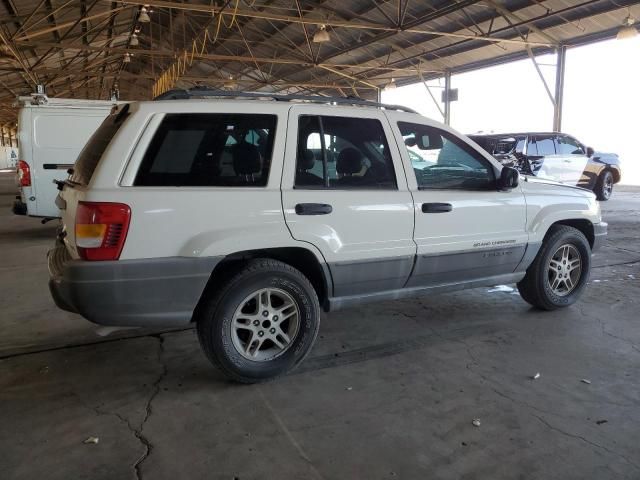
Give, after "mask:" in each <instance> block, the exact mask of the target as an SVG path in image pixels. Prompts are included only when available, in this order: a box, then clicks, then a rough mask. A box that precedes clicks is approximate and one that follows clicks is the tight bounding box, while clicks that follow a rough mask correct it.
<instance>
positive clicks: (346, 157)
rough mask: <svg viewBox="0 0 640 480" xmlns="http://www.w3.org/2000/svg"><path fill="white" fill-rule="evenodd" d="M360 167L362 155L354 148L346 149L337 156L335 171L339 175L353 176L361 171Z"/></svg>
mask: <svg viewBox="0 0 640 480" xmlns="http://www.w3.org/2000/svg"><path fill="white" fill-rule="evenodd" d="M362 165H363V158H362V153H360V151H359V150H356V149H355V148H351V147H347V148H345V149H343V150H341V151H340V154H339V155H338V160H337V162H336V171H337V172H338V173H339V174H341V175H353V174H354V173H358V172H359V171H360V170H362Z"/></svg>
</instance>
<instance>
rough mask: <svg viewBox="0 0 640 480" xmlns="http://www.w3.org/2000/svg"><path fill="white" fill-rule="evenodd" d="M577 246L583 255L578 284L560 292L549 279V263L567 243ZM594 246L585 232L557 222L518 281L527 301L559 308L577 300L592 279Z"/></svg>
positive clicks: (537, 306) (519, 288)
mask: <svg viewBox="0 0 640 480" xmlns="http://www.w3.org/2000/svg"><path fill="white" fill-rule="evenodd" d="M567 244H568V245H571V246H573V247H574V248H575V249H576V250H577V251H578V252H579V255H580V261H581V271H580V274H579V279H577V281H576V282H575V287H574V288H573V289H572V290H571V291H570V292H569V293H568V294H566V295H557V294H556V293H555V292H554V290H553V289H552V287H551V283H550V280H549V275H550V274H549V265H550V262H551V259H552V258H553V256H554V254H555V253H556V252H557V251H558V249H559V248H560V247H561V246H563V245H567ZM590 270H591V247H590V245H589V242H588V240H587V239H586V237H585V236H584V234H583V233H582V232H581V231H580V230H578V229H576V228H573V227H569V226H566V225H554V226H552V227H551V228H550V229H549V232H547V235H546V236H545V239H544V241H543V242H542V246H541V247H540V251H539V252H538V255H537V256H536V258H535V260H534V261H533V263H532V264H531V265H530V266H529V268H528V269H527V273H526V275H525V277H524V278H523V279H522V280H521V281H520V282H519V283H518V291H519V292H520V296H521V297H522V298H523V300H525V301H526V302H527V303H529V304H531V305H533V306H534V307H536V308H540V309H542V310H555V309H557V308H562V307H568V306H569V305H572V304H573V303H575V301H576V300H578V298H580V295H582V292H583V291H584V288H585V286H586V284H587V281H588V280H589V272H590Z"/></svg>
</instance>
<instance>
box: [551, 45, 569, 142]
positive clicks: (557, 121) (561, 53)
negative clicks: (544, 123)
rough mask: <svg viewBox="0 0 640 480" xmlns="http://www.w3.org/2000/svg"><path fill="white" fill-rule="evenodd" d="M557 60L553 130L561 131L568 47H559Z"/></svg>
mask: <svg viewBox="0 0 640 480" xmlns="http://www.w3.org/2000/svg"><path fill="white" fill-rule="evenodd" d="M557 56H558V58H557V60H556V91H555V95H554V100H555V102H554V106H553V130H554V131H555V132H559V131H561V129H562V99H563V96H564V67H565V60H566V57H567V47H565V46H564V45H563V46H561V47H560V48H558V55H557Z"/></svg>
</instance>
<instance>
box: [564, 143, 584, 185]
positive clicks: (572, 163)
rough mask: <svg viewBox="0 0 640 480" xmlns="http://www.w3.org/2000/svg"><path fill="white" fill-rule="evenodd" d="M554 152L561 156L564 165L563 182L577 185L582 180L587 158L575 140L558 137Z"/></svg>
mask: <svg viewBox="0 0 640 480" xmlns="http://www.w3.org/2000/svg"><path fill="white" fill-rule="evenodd" d="M556 151H557V152H558V154H559V155H561V156H562V161H563V163H564V175H563V180H562V181H563V182H565V183H567V184H569V185H578V183H580V180H581V179H582V175H583V174H584V171H585V169H586V168H587V163H588V162H589V157H587V152H585V151H584V149H583V148H582V145H580V144H579V143H578V142H577V141H576V140H575V139H573V138H571V137H570V136H568V135H558V137H557V141H556Z"/></svg>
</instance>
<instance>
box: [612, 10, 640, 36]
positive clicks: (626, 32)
mask: <svg viewBox="0 0 640 480" xmlns="http://www.w3.org/2000/svg"><path fill="white" fill-rule="evenodd" d="M635 23H636V21H635V19H634V18H633V17H632V16H631V15H629V16H628V17H627V18H625V19H624V22H622V27H621V28H620V31H619V32H618V35H616V38H617V39H618V40H626V39H627V38H634V37H637V36H638V30H637V29H636V27H635Z"/></svg>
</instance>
